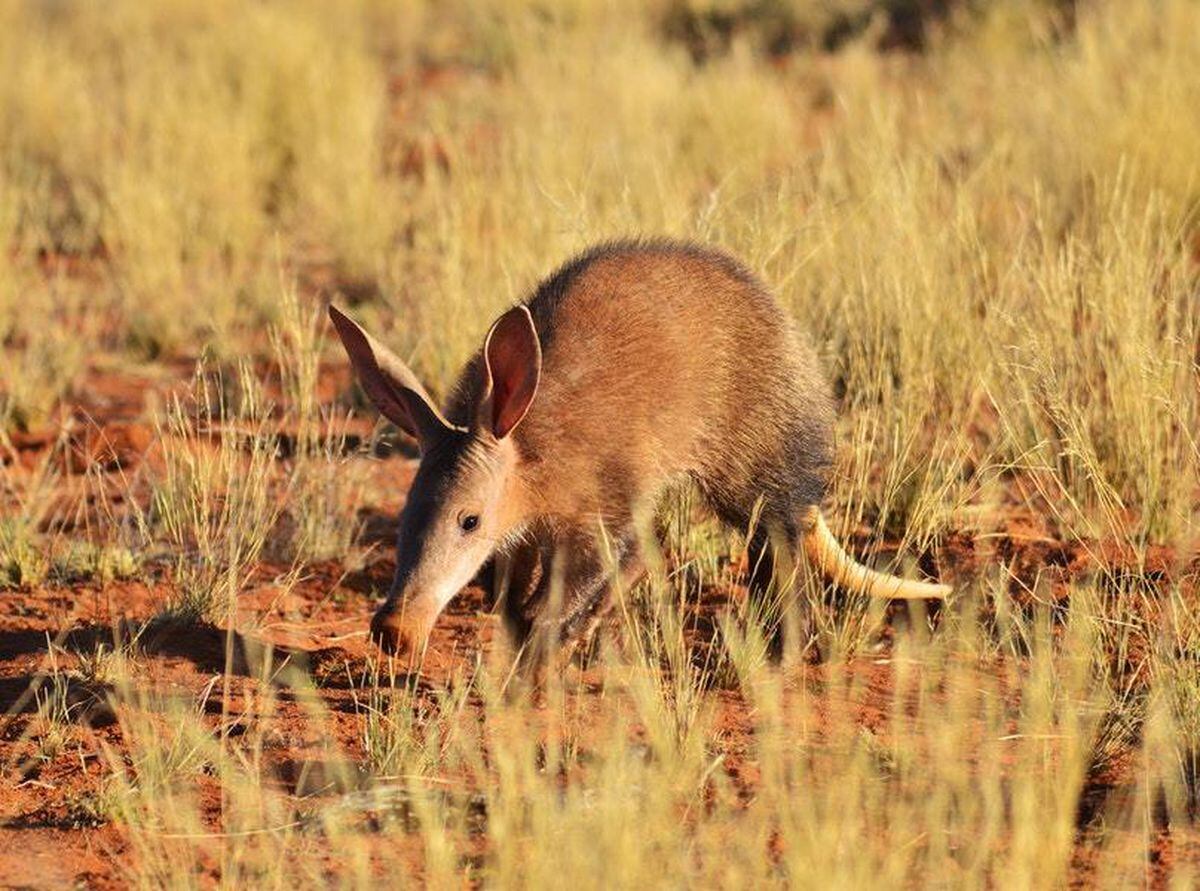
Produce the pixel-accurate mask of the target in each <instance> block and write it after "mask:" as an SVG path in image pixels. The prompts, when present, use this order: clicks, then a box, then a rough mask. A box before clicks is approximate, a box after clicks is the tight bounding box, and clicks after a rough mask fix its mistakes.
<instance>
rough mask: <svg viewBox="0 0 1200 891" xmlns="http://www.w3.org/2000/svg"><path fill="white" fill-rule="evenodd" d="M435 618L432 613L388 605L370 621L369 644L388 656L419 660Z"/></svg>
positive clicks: (412, 607)
mask: <svg viewBox="0 0 1200 891" xmlns="http://www.w3.org/2000/svg"><path fill="white" fill-rule="evenodd" d="M406 607H407V608H406ZM436 618H437V614H436V612H434V611H432V610H422V609H420V608H419V607H414V605H413V604H407V605H399V604H396V603H394V602H392V601H389V602H387V603H385V604H384V605H383V606H381V607H380V608H379V610H378V611H377V612H376V613H375V615H374V617H372V619H371V640H373V641H374V642H375V643H376V644H378V646H379V648H380V649H381V650H383V651H384V652H385V653H387V654H388V655H389V656H397V657H399V658H401V659H408V658H411V657H414V656H416V657H419V656H420V655H421V652H422V651H423V650H424V649H425V642H426V641H427V640H428V639H429V632H430V630H431V629H432V628H433V622H434V619H436Z"/></svg>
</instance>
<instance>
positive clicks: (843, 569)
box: [803, 507, 951, 600]
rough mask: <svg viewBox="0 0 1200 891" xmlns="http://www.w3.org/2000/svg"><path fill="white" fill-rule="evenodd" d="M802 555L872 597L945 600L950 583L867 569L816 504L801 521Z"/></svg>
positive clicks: (839, 581)
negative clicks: (844, 547) (845, 547)
mask: <svg viewBox="0 0 1200 891" xmlns="http://www.w3.org/2000/svg"><path fill="white" fill-rule="evenodd" d="M804 530H805V531H804V535H803V539H804V555H805V556H806V557H807V558H808V560H809V562H810V563H812V564H813V565H814V566H815V567H817V568H818V569H819V570H821V572H823V573H824V574H825V575H826V576H827V577H828V578H829V579H830V580H831V581H833V582H834V583H835V584H838V585H841V586H842V587H843V588H846V589H847V590H850V591H855V592H861V593H865V594H868V595H870V596H871V597H884V598H892V599H896V600H944V599H945V598H946V597H947V596H948V595H949V594H950V591H951V588H950V586H949V585H937V584H933V583H931V582H916V581H910V580H908V579H902V578H897V577H896V576H894V575H886V574H884V573H882V572H876V571H875V570H873V569H868V568H867V567H865V566H863V565H862V564H861V563H859V562H858V561H856V560H855V559H854V558H853V557H851V556H850V555H849V554H847V553H846V552H845V551H844V550H842V546H841V545H840V544H838V541H837V539H836V538H834V537H833V533H832V532H830V531H829V527H828V526H827V525H826V524H825V517H823V516H822V515H821V510H820V508H818V507H811V508H809V512H808V516H807V517H805V523H804Z"/></svg>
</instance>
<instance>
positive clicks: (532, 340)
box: [479, 306, 542, 439]
mask: <svg viewBox="0 0 1200 891" xmlns="http://www.w3.org/2000/svg"><path fill="white" fill-rule="evenodd" d="M483 358H484V365H485V372H486V380H485V382H484V384H485V385H484V391H483V392H484V398H483V401H482V403H481V404H480V419H479V420H480V423H482V424H487V425H489V426H490V427H491V430H492V434H493V435H494V436H495V437H496V438H497V439H503V438H504V437H505V436H507V435H508V434H509V433H510V432H512V429H513V428H514V427H516V426H517V424H519V423H520V422H521V419H522V418H523V417H525V413H526V412H527V411H529V406H530V405H531V404H532V403H533V397H534V395H535V394H536V393H537V387H538V381H539V379H540V378H541V374H542V347H541V344H540V343H539V341H538V336H537V331H536V330H535V329H534V327H533V317H532V316H531V315H530V314H529V310H528V309H526V308H525V307H524V306H514V307H513V308H512V309H510V310H509V311H508V312H506V313H505V314H504V315H502V316H501V317H500V318H499V319H497V320H496V324H494V325H492V330H491V331H489V332H488V336H487V340H486V341H485V342H484V346H483Z"/></svg>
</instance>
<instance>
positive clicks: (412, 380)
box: [329, 304, 453, 451]
mask: <svg viewBox="0 0 1200 891" xmlns="http://www.w3.org/2000/svg"><path fill="white" fill-rule="evenodd" d="M329 318H330V320H331V321H332V322H333V327H334V328H335V329H337V333H338V337H340V338H341V339H342V346H344V347H345V348H346V352H347V353H348V354H349V356H350V364H351V365H353V366H354V372H355V374H357V375H358V381H359V383H360V384H362V388H363V390H364V391H366V394H367V395H368V396H370V397H371V401H372V402H374V403H375V406H376V407H377V408H378V409H379V410H380V411H381V412H382V413H383V415H384V417H386V418H387V419H388V420H389V421H391V422H392V423H393V424H395V425H396V426H397V427H399V428H400V429H401V430H404V431H405V432H406V433H408V434H409V435H410V436H413V437H415V438H416V439H417V442H418V443H419V444H420V446H421V450H422V451H424V450H425V449H427V448H428V447H429V445H430V444H431V443H432V442H433V441H434V440H435V439H437V438H438V437H440V436H442V435H444V434H445V433H448V432H450V431H451V430H452V429H453V428H452V427H451V426H450V425H449V424H448V423H447V422H446V419H445V418H443V417H442V415H441V412H439V411H438V410H437V408H436V406H434V404H433V400H431V399H430V398H429V394H428V393H426V392H425V388H424V387H422V386H421V382H420V381H418V380H417V377H416V375H414V374H413V373H412V371H411V370H410V369H409V367H408V366H407V365H405V364H404V363H403V362H402V361H401V360H400V359H399V358H398V357H397V356H396V355H395V354H394V353H392V351H391V350H389V349H388V348H387V347H385V346H383V345H382V344H381V343H379V341H377V340H375V338H373V337H371V335H369V334H367V332H366V331H364V330H363V329H362V328H360V327H359V326H358V324H357V323H356V322H354V321H353V320H352V319H350V317H349V316H347V315H346V314H345V313H343V312H342V311H341V310H340V309H338V308H337V307H336V306H333V305H332V304H330V307H329Z"/></svg>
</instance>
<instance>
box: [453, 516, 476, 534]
mask: <svg viewBox="0 0 1200 891" xmlns="http://www.w3.org/2000/svg"><path fill="white" fill-rule="evenodd" d="M458 526H459V528H460V529H462V531H463V532H473V531H475V529H476V528H478V526H479V515H478V514H463V515H462V516H461V517H459V518H458Z"/></svg>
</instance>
